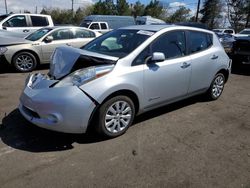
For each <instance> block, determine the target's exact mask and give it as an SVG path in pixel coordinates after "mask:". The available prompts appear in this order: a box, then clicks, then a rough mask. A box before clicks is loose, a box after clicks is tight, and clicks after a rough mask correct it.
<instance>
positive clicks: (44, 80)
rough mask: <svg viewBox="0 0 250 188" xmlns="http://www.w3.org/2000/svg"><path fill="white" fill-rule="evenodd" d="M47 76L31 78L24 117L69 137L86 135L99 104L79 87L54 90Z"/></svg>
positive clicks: (23, 105)
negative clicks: (67, 134)
mask: <svg viewBox="0 0 250 188" xmlns="http://www.w3.org/2000/svg"><path fill="white" fill-rule="evenodd" d="M55 82H56V81H55V80H50V79H49V78H48V77H47V76H46V75H40V74H36V75H32V76H31V77H29V78H28V81H27V86H26V87H25V89H24V91H23V93H22V95H21V97H20V105H19V110H20V112H21V114H22V115H23V116H24V117H25V118H26V119H27V120H28V121H30V122H31V123H34V124H35V125H37V126H39V127H42V128H46V129H51V130H54V131H60V132H66V133H84V132H85V131H86V129H87V126H88V121H89V119H90V116H91V113H92V111H93V110H94V109H95V107H96V104H95V103H94V102H93V101H92V100H91V99H90V98H89V97H88V96H87V95H86V94H84V92H82V91H81V90H80V89H79V88H78V87H76V86H70V87H51V86H53V84H54V83H55Z"/></svg>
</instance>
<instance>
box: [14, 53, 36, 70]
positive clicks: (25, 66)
mask: <svg viewBox="0 0 250 188" xmlns="http://www.w3.org/2000/svg"><path fill="white" fill-rule="evenodd" d="M12 64H13V65H14V67H15V68H16V70H17V71H19V72H30V71H32V70H34V69H35V68H36V66H37V61H36V57H35V56H34V55H33V54H32V53H30V52H20V53H18V54H16V55H15V56H14V57H13V61H12Z"/></svg>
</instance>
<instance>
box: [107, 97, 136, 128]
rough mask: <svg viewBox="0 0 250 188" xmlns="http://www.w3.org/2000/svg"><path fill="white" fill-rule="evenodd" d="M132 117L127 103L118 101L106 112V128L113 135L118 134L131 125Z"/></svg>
mask: <svg viewBox="0 0 250 188" xmlns="http://www.w3.org/2000/svg"><path fill="white" fill-rule="evenodd" d="M131 117H132V110H131V107H130V105H129V104H128V103H127V102H126V101H117V102H115V103H113V104H112V105H111V106H110V107H109V108H108V110H107V112H106V115H105V127H106V129H107V130H108V131H109V132H111V133H118V132H120V131H122V130H124V129H125V128H126V127H127V126H128V125H129V123H130V121H131Z"/></svg>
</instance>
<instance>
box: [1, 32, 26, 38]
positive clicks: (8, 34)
mask: <svg viewBox="0 0 250 188" xmlns="http://www.w3.org/2000/svg"><path fill="white" fill-rule="evenodd" d="M1 37H20V38H24V37H25V36H24V35H23V33H18V32H13V31H6V30H0V38H1Z"/></svg>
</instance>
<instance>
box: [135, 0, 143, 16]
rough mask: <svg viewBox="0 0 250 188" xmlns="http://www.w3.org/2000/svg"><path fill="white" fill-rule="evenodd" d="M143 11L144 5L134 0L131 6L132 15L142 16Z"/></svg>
mask: <svg viewBox="0 0 250 188" xmlns="http://www.w3.org/2000/svg"><path fill="white" fill-rule="evenodd" d="M144 11H145V7H144V5H143V4H141V2H140V1H136V2H135V4H134V6H133V10H132V14H133V16H134V17H135V18H136V17H137V16H142V15H143V13H144Z"/></svg>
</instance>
